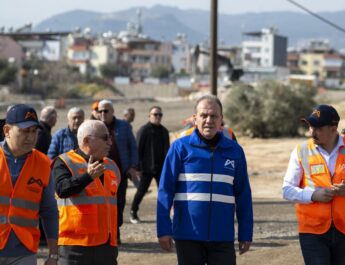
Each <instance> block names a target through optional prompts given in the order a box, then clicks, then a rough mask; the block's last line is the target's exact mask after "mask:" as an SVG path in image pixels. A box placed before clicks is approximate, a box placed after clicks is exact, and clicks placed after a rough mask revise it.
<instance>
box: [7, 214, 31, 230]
mask: <svg viewBox="0 0 345 265" xmlns="http://www.w3.org/2000/svg"><path fill="white" fill-rule="evenodd" d="M0 224H14V225H19V226H24V227H38V220H37V219H36V220H33V219H27V218H24V217H18V216H10V217H9V218H7V216H4V215H0Z"/></svg>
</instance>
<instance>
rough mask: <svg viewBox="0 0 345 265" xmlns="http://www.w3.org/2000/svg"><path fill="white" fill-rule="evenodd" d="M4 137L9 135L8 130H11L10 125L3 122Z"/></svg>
mask: <svg viewBox="0 0 345 265" xmlns="http://www.w3.org/2000/svg"><path fill="white" fill-rule="evenodd" d="M2 130H3V132H4V135H5V137H9V136H10V130H11V126H10V125H8V124H5V125H4V127H3V128H2Z"/></svg>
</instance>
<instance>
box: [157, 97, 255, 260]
mask: <svg viewBox="0 0 345 265" xmlns="http://www.w3.org/2000/svg"><path fill="white" fill-rule="evenodd" d="M194 119H195V124H196V126H197V130H195V131H194V132H193V133H192V134H191V135H189V136H185V137H182V138H180V139H178V140H176V141H175V142H174V143H173V144H172V146H171V148H170V150H169V152H168V155H167V157H166V160H165V163H164V167H163V171H162V175H161V181H160V185H159V191H158V204H157V233H158V238H159V244H160V245H161V247H162V249H164V250H166V251H169V250H171V248H172V240H173V239H174V241H175V245H176V252H177V260H178V264H179V265H205V264H208V265H232V264H236V256H235V248H234V240H235V232H234V230H235V229H234V214H235V213H236V216H237V220H238V241H239V253H240V254H243V253H245V252H246V251H248V250H249V247H250V244H251V241H252V236H253V209H252V197H251V189H250V185H249V180H248V174H247V165H246V159H245V155H244V152H243V150H242V148H241V147H240V146H239V145H238V144H237V143H236V142H235V141H233V140H230V139H227V138H226V137H224V135H223V133H222V132H220V131H219V130H220V127H221V124H222V120H223V115H222V104H221V102H220V101H219V99H218V98H217V97H215V96H210V95H208V96H203V97H201V98H200V99H199V100H198V101H197V102H196V105H195V114H194ZM172 205H173V206H174V217H173V220H172V221H171V219H170V210H171V208H172Z"/></svg>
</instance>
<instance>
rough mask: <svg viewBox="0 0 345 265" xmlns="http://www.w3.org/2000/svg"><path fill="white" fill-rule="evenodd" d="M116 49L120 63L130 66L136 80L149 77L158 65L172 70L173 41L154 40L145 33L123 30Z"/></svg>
mask: <svg viewBox="0 0 345 265" xmlns="http://www.w3.org/2000/svg"><path fill="white" fill-rule="evenodd" d="M116 49H117V52H118V57H117V61H118V63H119V65H124V66H127V67H129V71H130V76H131V78H133V79H134V80H142V79H144V78H146V77H149V76H150V75H151V74H152V71H153V70H154V69H155V68H156V67H164V68H166V69H167V70H169V71H171V68H172V60H171V55H172V45H171V43H165V42H160V41H156V40H152V39H150V38H148V37H147V36H144V35H132V34H131V33H130V32H121V33H120V34H119V36H118V40H117V44H116Z"/></svg>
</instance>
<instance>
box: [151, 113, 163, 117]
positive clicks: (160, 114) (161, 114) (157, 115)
mask: <svg viewBox="0 0 345 265" xmlns="http://www.w3.org/2000/svg"><path fill="white" fill-rule="evenodd" d="M152 115H153V116H155V117H162V116H163V113H152Z"/></svg>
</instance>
